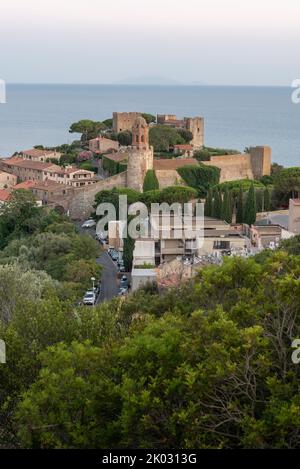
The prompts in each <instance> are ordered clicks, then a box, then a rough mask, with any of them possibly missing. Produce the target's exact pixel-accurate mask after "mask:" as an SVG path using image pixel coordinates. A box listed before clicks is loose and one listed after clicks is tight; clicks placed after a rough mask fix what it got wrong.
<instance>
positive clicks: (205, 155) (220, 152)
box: [194, 147, 239, 161]
mask: <svg viewBox="0 0 300 469" xmlns="http://www.w3.org/2000/svg"><path fill="white" fill-rule="evenodd" d="M238 153H239V152H238V151H237V150H228V149H224V148H211V147H203V148H202V149H201V150H197V151H195V152H194V158H196V159H197V160H199V161H210V160H211V157H212V156H224V155H236V154H238Z"/></svg>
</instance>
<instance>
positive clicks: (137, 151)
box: [127, 117, 153, 192]
mask: <svg viewBox="0 0 300 469" xmlns="http://www.w3.org/2000/svg"><path fill="white" fill-rule="evenodd" d="M149 169H153V147H150V145H149V127H148V125H147V122H146V121H145V119H144V118H143V117H138V118H137V119H136V120H135V121H134V123H133V127H132V146H131V148H130V149H129V153H128V165H127V187H129V188H131V189H134V190H136V191H140V192H142V190H143V184H144V179H145V176H146V173H147V171H148V170H149Z"/></svg>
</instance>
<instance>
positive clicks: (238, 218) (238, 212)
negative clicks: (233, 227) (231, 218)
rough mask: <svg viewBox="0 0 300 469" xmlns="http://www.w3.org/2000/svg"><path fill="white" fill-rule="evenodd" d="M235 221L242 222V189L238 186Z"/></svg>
mask: <svg viewBox="0 0 300 469" xmlns="http://www.w3.org/2000/svg"><path fill="white" fill-rule="evenodd" d="M236 222H237V223H244V191H243V189H242V187H240V190H239V194H238V198H237V209H236Z"/></svg>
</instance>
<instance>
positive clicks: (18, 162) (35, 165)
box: [3, 157, 60, 171]
mask: <svg viewBox="0 0 300 469" xmlns="http://www.w3.org/2000/svg"><path fill="white" fill-rule="evenodd" d="M3 163H4V164H6V165H8V166H17V167H20V168H28V169H37V170H40V171H42V170H48V169H49V168H51V167H52V168H53V169H56V168H58V169H59V170H60V166H58V165H55V164H53V163H43V162H40V161H30V160H22V159H21V158H17V157H13V158H8V159H6V160H3Z"/></svg>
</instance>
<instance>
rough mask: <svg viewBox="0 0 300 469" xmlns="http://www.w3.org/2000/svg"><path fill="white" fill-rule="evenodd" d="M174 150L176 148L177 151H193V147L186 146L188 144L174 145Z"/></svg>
mask: <svg viewBox="0 0 300 469" xmlns="http://www.w3.org/2000/svg"><path fill="white" fill-rule="evenodd" d="M174 148H178V150H193V149H194V147H193V145H188V144H180V145H174Z"/></svg>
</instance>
